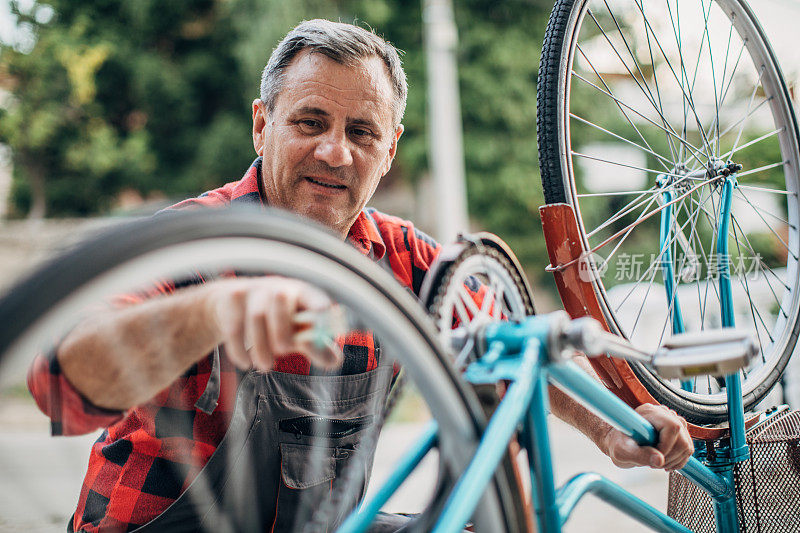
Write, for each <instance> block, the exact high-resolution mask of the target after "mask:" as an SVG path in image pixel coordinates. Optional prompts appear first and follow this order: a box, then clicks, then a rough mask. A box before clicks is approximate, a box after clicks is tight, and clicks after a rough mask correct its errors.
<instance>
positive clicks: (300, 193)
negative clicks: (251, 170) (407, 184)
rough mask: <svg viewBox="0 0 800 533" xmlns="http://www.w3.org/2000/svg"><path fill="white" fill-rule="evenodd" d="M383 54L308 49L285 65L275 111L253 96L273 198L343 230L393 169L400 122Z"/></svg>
mask: <svg viewBox="0 0 800 533" xmlns="http://www.w3.org/2000/svg"><path fill="white" fill-rule="evenodd" d="M392 102H393V93H392V86H391V82H390V80H389V75H388V73H387V70H386V66H385V65H384V63H383V61H382V60H381V59H380V58H378V57H370V58H368V59H366V60H363V61H360V62H359V63H357V64H356V65H353V66H348V65H342V64H339V63H337V62H336V61H333V60H332V59H330V58H328V57H327V56H324V55H322V54H319V53H311V52H309V51H308V50H303V51H301V52H300V53H299V54H297V56H295V58H294V59H293V60H292V62H291V63H290V64H289V66H288V67H287V68H286V70H285V71H284V80H283V85H282V87H281V92H280V93H279V94H278V97H277V99H276V102H275V109H274V110H273V111H272V112H271V113H270V112H269V111H268V110H267V108H266V106H265V105H264V104H263V103H261V101H260V100H256V101H255V102H253V144H254V146H255V149H256V152H257V153H258V155H261V156H263V157H264V160H263V163H262V170H261V172H262V180H263V182H264V189H265V191H266V193H267V198H268V199H269V202H270V205H274V206H277V207H283V208H285V209H289V210H291V211H294V212H296V213H298V214H300V215H303V216H306V217H309V218H313V219H315V220H317V221H319V222H321V223H323V224H325V225H326V226H329V227H331V228H332V229H334V230H335V231H336V232H338V233H339V234H341V235H342V236H343V237H345V236H346V235H347V232H348V231H349V229H350V226H351V225H352V224H353V222H354V221H355V220H356V218H357V217H358V214H359V213H360V212H361V209H363V207H364V205H366V203H367V201H368V200H369V199H370V197H371V196H372V193H374V192H375V189H376V187H377V186H378V182H379V181H380V179H381V177H383V175H384V174H386V173H387V172H388V171H389V167H390V166H391V164H392V160H393V159H394V155H395V151H396V150H397V140H398V139H399V138H400V135H401V134H402V132H403V127H402V126H398V127H397V128H395V127H394V121H393V117H392Z"/></svg>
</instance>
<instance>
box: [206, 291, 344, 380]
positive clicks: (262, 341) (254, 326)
mask: <svg viewBox="0 0 800 533" xmlns="http://www.w3.org/2000/svg"><path fill="white" fill-rule="evenodd" d="M207 301H208V305H209V309H210V316H211V317H212V319H213V321H214V323H215V325H216V329H217V332H218V333H219V338H220V339H221V341H222V342H223V343H224V345H225V349H226V353H227V354H228V357H230V359H231V361H233V363H234V364H235V365H236V366H238V367H240V368H250V367H253V368H255V369H257V370H262V371H267V370H270V369H272V367H273V365H274V363H275V359H276V358H278V357H281V356H285V355H288V354H290V353H301V354H303V355H305V356H306V357H307V358H308V359H309V361H311V363H313V364H315V365H317V366H320V367H323V368H333V367H335V366H337V365H338V364H340V363H341V352H340V351H339V350H338V349H334V348H333V347H332V346H331V347H327V348H319V347H317V346H314V345H313V344H312V343H310V342H308V341H302V340H300V339H299V338H298V337H297V335H296V334H297V333H298V331H299V330H300V329H301V328H302V325H299V324H297V321H296V317H297V316H298V314H299V313H301V312H303V311H313V312H319V313H324V312H331V310H332V308H333V303H332V302H331V301H330V299H329V298H328V297H327V296H326V295H325V294H324V293H323V292H322V291H320V290H318V289H317V288H315V287H312V286H311V285H308V284H306V283H303V282H301V281H297V280H293V279H289V278H282V277H278V276H269V277H262V278H237V279H230V280H222V281H218V282H215V283H214V284H213V290H212V292H211V293H210V295H209V297H208V300H207Z"/></svg>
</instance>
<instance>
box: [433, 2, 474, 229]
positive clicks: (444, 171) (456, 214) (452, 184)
mask: <svg viewBox="0 0 800 533" xmlns="http://www.w3.org/2000/svg"><path fill="white" fill-rule="evenodd" d="M422 20H423V24H424V25H425V57H426V63H427V70H428V132H429V135H430V144H429V154H430V160H431V168H432V171H433V180H434V192H435V195H436V198H435V206H436V232H437V235H436V238H437V239H439V240H440V241H442V242H449V241H452V240H454V239H455V237H456V236H457V234H458V233H459V232H463V231H467V230H468V229H469V227H468V218H467V191H466V185H465V179H464V146H463V140H462V132H461V103H460V102H461V101H460V98H459V94H458V69H457V66H456V45H457V43H458V35H457V32H456V24H455V21H454V20H453V5H452V3H451V0H422Z"/></svg>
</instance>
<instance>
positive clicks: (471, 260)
mask: <svg viewBox="0 0 800 533" xmlns="http://www.w3.org/2000/svg"><path fill="white" fill-rule="evenodd" d="M420 293H421V294H420V299H421V300H422V303H423V305H424V306H425V308H426V309H428V312H429V313H430V314H431V316H432V318H433V320H434V323H435V324H436V326H437V328H438V330H439V338H440V340H441V343H442V345H443V346H445V348H446V349H450V350H451V351H452V350H453V348H454V346H455V345H459V344H463V340H462V341H461V342H456V343H454V342H453V340H454V339H457V338H460V339H463V338H466V339H467V343H466V344H463V347H460V348H458V350H459V351H458V352H457V353H452V354H451V360H452V361H454V365H455V367H456V368H457V369H459V370H463V369H464V368H465V367H466V366H467V365H468V364H469V363H471V362H473V360H474V356H473V354H474V353H475V349H474V348H475V346H474V339H475V338H476V337H477V334H478V330H479V329H480V328H483V327H485V326H486V325H487V324H490V323H492V322H498V321H501V320H522V319H524V318H525V317H527V316H530V315H534V314H536V310H535V308H534V304H533V293H532V291H531V289H530V285H529V284H528V280H527V278H526V276H525V273H524V272H523V270H522V267H521V266H520V264H519V261H518V260H517V258H516V256H514V253H513V252H512V251H511V249H510V248H509V247H508V246H507V245H506V244H505V243H504V242H503V241H502V240H500V239H499V238H498V237H497V236H495V235H492V234H490V233H478V234H475V235H468V236H462V237H460V238H459V241H458V242H457V243H455V244H451V245H449V246H445V247H444V248H443V249H442V251H441V252H440V253H439V256H438V257H437V258H436V261H434V263H433V264H432V265H431V268H430V271H429V272H428V274H427V275H426V276H425V280H424V282H423V284H422V289H421V291H420ZM498 386H500V387H503V385H502V384H486V385H472V388H473V390H474V391H475V393H476V394H477V395H478V399H479V401H480V403H481V406H482V408H483V411H484V413H485V414H486V416H487V417H489V416H491V415H492V414H493V413H494V411H495V409H497V406H498V405H499V402H500V399H501V397H500V394H499V392H500V391H499V390H498ZM518 456H519V445H518V443H517V442H516V440H512V443H511V444H510V446H509V453H508V454H507V455H506V456H505V457H504V458H503V461H502V463H501V465H500V469H502V470H503V471H504V472H505V473H506V478H507V479H509V480H513V481H514V482H515V484H516V486H515V487H514V492H515V493H517V494H524V489H523V487H524V486H525V484H524V483H523V481H522V479H523V477H524V476H525V475H527V474H526V473H523V472H527V471H525V469H524V468H523V467H522V466H521V465H520V464H519V462H518V460H517V458H518ZM510 501H513V502H514V503H515V504H516V507H515V508H514V509H513V511H514V516H515V517H516V519H515V521H516V523H518V524H527V530H529V531H533V530H534V525H533V510H532V507H531V505H530V502H531V498H530V497H529V496H527V495H526V496H525V497H523V498H514V499H513V500H510Z"/></svg>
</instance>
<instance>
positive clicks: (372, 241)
mask: <svg viewBox="0 0 800 533" xmlns="http://www.w3.org/2000/svg"><path fill="white" fill-rule="evenodd" d="M347 240H348V242H350V244H352V245H353V246H355V248H356V250H358V251H359V252H361V253H363V254H364V255H368V256H370V257H372V258H373V259H375V260H378V259H381V258H382V257H383V256H384V254H385V253H386V244H385V243H384V242H383V238H382V237H381V234H380V232H379V231H378V227H377V226H376V225H375V222H374V219H373V218H372V217H370V216H368V215H367V214H366V213H365V212H364V211H363V210H362V211H361V212H360V213H359V214H358V218H356V221H355V222H353V225H352V226H350V231H349V232H348V234H347Z"/></svg>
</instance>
